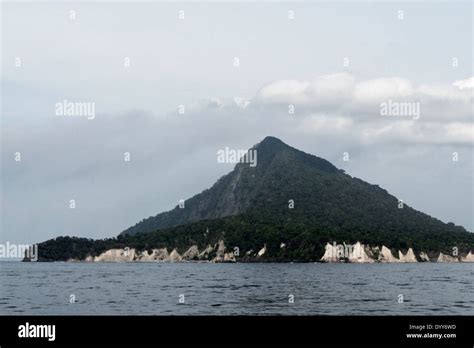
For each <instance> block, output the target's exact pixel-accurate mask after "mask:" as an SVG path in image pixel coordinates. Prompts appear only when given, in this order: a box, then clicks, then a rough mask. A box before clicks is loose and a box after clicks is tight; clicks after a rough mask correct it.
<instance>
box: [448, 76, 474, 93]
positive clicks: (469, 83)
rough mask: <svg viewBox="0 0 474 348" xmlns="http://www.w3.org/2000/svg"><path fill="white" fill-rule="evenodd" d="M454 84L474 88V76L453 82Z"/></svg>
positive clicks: (458, 86)
mask: <svg viewBox="0 0 474 348" xmlns="http://www.w3.org/2000/svg"><path fill="white" fill-rule="evenodd" d="M453 86H455V87H457V88H459V89H460V90H463V89H473V88H474V76H473V77H470V78H468V79H465V80H458V81H455V82H454V83H453Z"/></svg>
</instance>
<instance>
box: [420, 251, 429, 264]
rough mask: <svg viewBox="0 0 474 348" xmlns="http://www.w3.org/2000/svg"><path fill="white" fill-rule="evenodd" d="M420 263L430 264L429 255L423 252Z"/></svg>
mask: <svg viewBox="0 0 474 348" xmlns="http://www.w3.org/2000/svg"><path fill="white" fill-rule="evenodd" d="M420 261H421V262H430V258H429V257H428V255H427V254H426V253H424V252H423V251H422V252H421V253H420Z"/></svg>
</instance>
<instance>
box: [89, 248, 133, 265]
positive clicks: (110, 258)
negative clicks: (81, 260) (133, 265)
mask: <svg viewBox="0 0 474 348" xmlns="http://www.w3.org/2000/svg"><path fill="white" fill-rule="evenodd" d="M135 256H136V253H135V249H127V248H125V249H110V250H107V251H104V252H103V253H102V254H100V255H99V256H96V257H95V258H94V261H95V262H126V261H133V260H134V259H135Z"/></svg>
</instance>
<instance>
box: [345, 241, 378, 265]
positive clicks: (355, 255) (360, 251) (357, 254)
mask: <svg viewBox="0 0 474 348" xmlns="http://www.w3.org/2000/svg"><path fill="white" fill-rule="evenodd" d="M349 262H353V263H372V262H374V260H373V259H372V258H370V257H369V256H368V255H367V253H366V250H365V248H364V246H363V245H362V244H361V243H360V242H357V243H355V244H354V245H353V247H352V252H351V253H350V255H349Z"/></svg>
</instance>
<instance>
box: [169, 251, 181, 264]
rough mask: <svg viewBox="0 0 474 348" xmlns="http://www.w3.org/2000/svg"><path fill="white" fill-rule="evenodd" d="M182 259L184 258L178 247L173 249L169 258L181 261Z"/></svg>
mask: <svg viewBox="0 0 474 348" xmlns="http://www.w3.org/2000/svg"><path fill="white" fill-rule="evenodd" d="M182 259H183V258H182V257H181V255H180V254H179V253H178V251H177V250H176V249H173V251H172V252H171V254H170V258H169V260H170V261H171V262H180V261H182Z"/></svg>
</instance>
